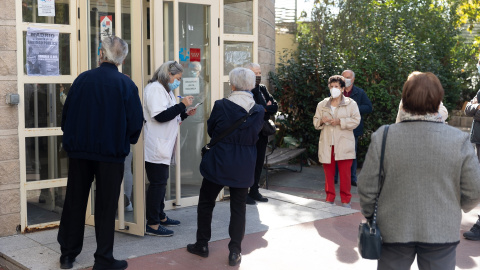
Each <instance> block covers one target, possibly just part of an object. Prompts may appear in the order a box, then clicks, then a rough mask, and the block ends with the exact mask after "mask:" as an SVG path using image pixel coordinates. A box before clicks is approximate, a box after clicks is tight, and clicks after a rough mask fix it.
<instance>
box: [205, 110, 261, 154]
mask: <svg viewBox="0 0 480 270" xmlns="http://www.w3.org/2000/svg"><path fill="white" fill-rule="evenodd" d="M254 108H255V106H253V107H252V108H251V109H250V111H249V112H248V113H247V114H246V115H245V116H244V117H242V118H240V119H238V120H237V122H235V124H233V125H232V126H230V127H229V128H228V129H226V130H225V131H224V132H223V133H222V134H220V135H219V136H218V137H215V138H214V139H213V140H211V141H210V143H208V144H207V145H206V146H205V147H206V148H207V149H210V148H212V147H213V146H214V145H215V144H217V143H218V142H219V141H220V140H221V139H223V138H224V137H225V136H227V135H228V134H230V133H232V131H234V130H235V129H237V128H238V127H239V126H240V125H241V124H242V123H243V122H245V121H247V118H248V117H249V116H250V115H252V113H253V112H254V111H255V110H254Z"/></svg>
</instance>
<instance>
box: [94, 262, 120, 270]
mask: <svg viewBox="0 0 480 270" xmlns="http://www.w3.org/2000/svg"><path fill="white" fill-rule="evenodd" d="M127 267H128V263H127V261H124V260H115V261H114V262H113V263H112V264H110V265H103V264H98V263H95V264H94V265H93V268H92V270H125V269H127Z"/></svg>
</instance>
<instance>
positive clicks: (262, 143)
mask: <svg viewBox="0 0 480 270" xmlns="http://www.w3.org/2000/svg"><path fill="white" fill-rule="evenodd" d="M267 144H268V137H266V136H263V135H262V134H259V135H258V141H257V162H256V163H255V182H253V186H251V187H250V194H256V193H258V188H259V186H258V183H259V181H260V176H261V175H262V169H263V164H264V163H265V153H266V151H267Z"/></svg>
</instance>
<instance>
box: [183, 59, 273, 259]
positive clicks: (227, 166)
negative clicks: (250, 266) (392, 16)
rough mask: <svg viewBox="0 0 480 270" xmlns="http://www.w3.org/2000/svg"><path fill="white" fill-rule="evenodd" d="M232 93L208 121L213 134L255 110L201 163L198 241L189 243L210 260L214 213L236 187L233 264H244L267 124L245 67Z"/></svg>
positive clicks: (236, 72) (235, 73) (233, 79)
mask: <svg viewBox="0 0 480 270" xmlns="http://www.w3.org/2000/svg"><path fill="white" fill-rule="evenodd" d="M229 76H230V85H231V88H232V93H231V94H230V95H229V96H228V97H227V98H224V99H222V100H217V101H216V102H215V105H214V106H213V109H212V113H211V115H210V118H209V119H208V121H207V125H208V135H210V137H211V138H212V140H213V139H215V137H217V136H220V135H221V134H222V133H223V132H224V131H225V130H227V129H228V128H229V127H230V126H232V125H233V124H234V123H235V122H236V121H237V120H239V119H241V118H242V117H244V116H245V115H246V114H247V113H249V112H250V111H251V112H252V114H251V115H250V116H249V117H248V118H247V119H246V121H245V122H244V123H242V124H241V125H240V126H239V127H238V128H237V129H235V130H234V131H232V132H231V133H230V134H228V135H227V136H225V137H224V138H223V139H222V140H221V141H219V142H218V143H217V144H216V145H214V146H213V147H211V149H210V150H209V151H208V152H207V153H205V154H204V156H203V158H202V162H201V163H200V172H201V174H202V175H203V177H204V178H203V182H202V187H201V188H200V198H199V200H198V208H197V215H198V216H197V242H196V243H195V244H189V245H188V246H187V250H188V252H190V253H193V254H196V255H199V256H202V257H208V253H209V252H208V241H210V237H211V223H212V212H213V208H214V207H215V200H216V198H217V196H218V193H219V192H220V191H221V190H222V189H223V187H224V186H228V187H230V212H231V216H230V225H229V230H228V232H229V234H230V238H231V240H230V243H229V244H228V249H229V250H230V254H229V256H228V260H229V264H230V265H231V266H235V265H237V264H238V263H239V262H240V261H241V251H242V248H241V243H242V240H243V236H244V234H245V211H246V206H245V201H246V198H247V192H248V188H249V187H250V186H251V185H252V184H253V181H254V170H255V161H256V158H257V149H256V142H257V140H258V133H259V132H260V130H261V129H262V126H263V116H264V109H263V107H262V106H260V105H256V104H255V100H254V99H253V95H252V93H251V92H250V89H253V88H254V86H255V74H254V73H253V72H252V71H251V70H249V69H245V68H235V69H233V70H232V71H231V72H230V74H229Z"/></svg>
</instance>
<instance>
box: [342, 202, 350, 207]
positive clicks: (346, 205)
mask: <svg viewBox="0 0 480 270" xmlns="http://www.w3.org/2000/svg"><path fill="white" fill-rule="evenodd" d="M342 206H343V207H345V208H352V205H351V204H350V203H342Z"/></svg>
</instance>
